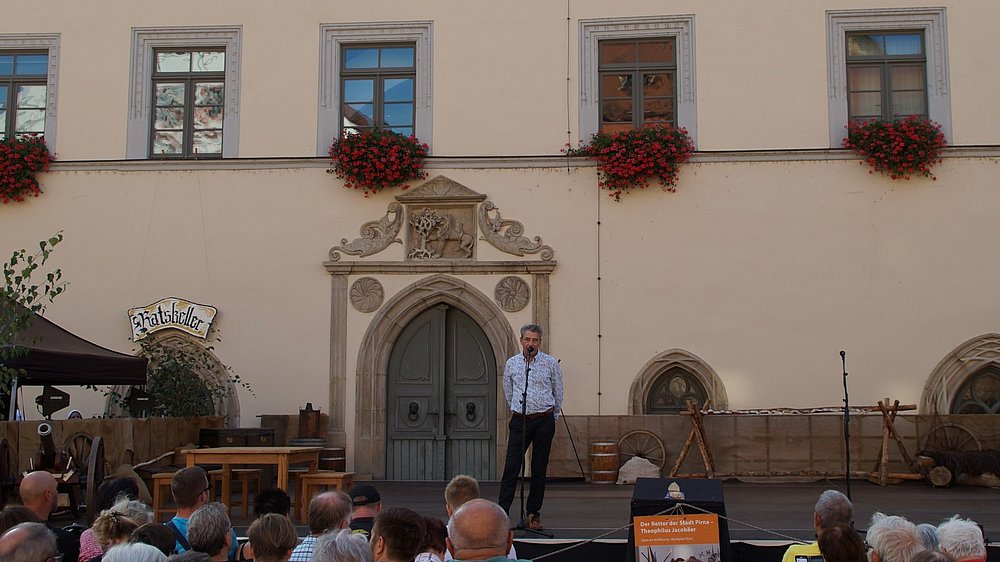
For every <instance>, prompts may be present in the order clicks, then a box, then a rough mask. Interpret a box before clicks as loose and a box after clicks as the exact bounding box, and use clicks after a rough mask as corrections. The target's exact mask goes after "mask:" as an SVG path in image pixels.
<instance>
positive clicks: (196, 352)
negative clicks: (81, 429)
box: [105, 330, 240, 427]
mask: <svg viewBox="0 0 1000 562" xmlns="http://www.w3.org/2000/svg"><path fill="white" fill-rule="evenodd" d="M146 337H147V338H155V339H156V342H157V343H158V345H160V346H163V347H168V348H171V349H173V350H175V351H176V352H179V353H182V354H184V355H186V356H187V357H189V358H190V359H189V361H190V362H191V363H192V365H193V366H194V367H195V371H196V373H197V375H198V377H200V378H201V379H203V380H205V381H208V383H209V384H211V385H212V386H215V387H219V388H222V389H224V391H225V396H223V397H222V398H221V399H218V400H215V415H217V416H222V417H223V418H224V419H225V425H226V427H238V426H239V421H240V401H239V396H238V395H237V388H236V385H234V384H233V383H232V373H230V372H229V370H228V369H227V368H226V366H225V365H224V364H223V363H222V361H221V360H219V358H218V357H216V355H215V353H213V352H212V350H211V348H208V347H206V346H205V344H204V343H203V342H202V340H198V339H196V338H193V337H191V336H189V335H187V334H184V333H182V332H178V331H174V330H165V331H163V332H158V333H155V334H150V335H148V336H146ZM131 388H132V387H130V386H123V385H118V386H115V387H113V388H112V389H111V390H112V391H113V392H114V393H117V394H118V395H119V396H122V397H125V396H127V395H128V392H129V390H130V389H131ZM105 413H106V414H107V415H109V416H111V417H127V416H128V415H129V414H128V413H127V412H126V411H125V409H124V408H123V407H122V404H120V403H119V402H118V401H116V400H114V399H112V398H111V397H108V398H107V400H106V401H105Z"/></svg>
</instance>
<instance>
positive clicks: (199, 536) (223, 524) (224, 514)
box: [187, 502, 233, 558]
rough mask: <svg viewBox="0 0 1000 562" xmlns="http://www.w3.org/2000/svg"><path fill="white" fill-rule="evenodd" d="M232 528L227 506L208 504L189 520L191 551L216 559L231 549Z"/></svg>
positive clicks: (215, 503)
mask: <svg viewBox="0 0 1000 562" xmlns="http://www.w3.org/2000/svg"><path fill="white" fill-rule="evenodd" d="M232 528H233V526H232V524H231V523H230V521H229V510H228V509H227V508H226V506H224V505H222V504H221V503H219V502H211V503H206V504H205V505H203V506H201V507H199V508H198V509H196V510H195V511H194V513H192V514H191V517H190V518H189V519H188V536H187V540H188V542H189V543H191V550H196V551H198V552H204V553H205V554H208V555H209V556H212V557H213V558H214V557H215V556H218V555H219V553H222V552H224V551H225V550H226V549H228V548H229V547H230V545H231V542H232V537H231V533H232Z"/></svg>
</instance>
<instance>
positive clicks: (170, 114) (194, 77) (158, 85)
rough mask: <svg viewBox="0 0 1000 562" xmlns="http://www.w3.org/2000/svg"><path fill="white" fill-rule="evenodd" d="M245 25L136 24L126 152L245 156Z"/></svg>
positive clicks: (157, 155)
mask: <svg viewBox="0 0 1000 562" xmlns="http://www.w3.org/2000/svg"><path fill="white" fill-rule="evenodd" d="M241 36H242V28H241V27H240V26H226V27H182V28H180V27H165V28H133V29H132V65H131V75H130V78H131V95H130V96H129V108H128V109H129V114H128V115H129V119H128V131H127V139H126V151H125V155H126V158H129V159H147V158H179V159H186V158H220V157H221V158H235V157H237V156H239V123H240V107H239V100H240V96H239V86H240V81H239V68H240V53H241Z"/></svg>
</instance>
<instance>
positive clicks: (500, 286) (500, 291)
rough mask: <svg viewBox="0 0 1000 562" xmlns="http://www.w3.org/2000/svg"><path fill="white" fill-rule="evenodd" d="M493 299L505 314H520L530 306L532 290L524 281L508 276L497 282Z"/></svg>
mask: <svg viewBox="0 0 1000 562" xmlns="http://www.w3.org/2000/svg"><path fill="white" fill-rule="evenodd" d="M493 299H494V300H496V301H497V304H498V305H499V306H500V308H502V309H503V310H504V311H505V312H518V311H520V310H523V309H524V307H526V306H528V301H529V300H531V289H529V288H528V284H527V283H525V281H524V279H521V278H520V277H515V276H513V275H508V276H507V277H504V278H503V279H501V280H500V281H498V282H497V286H496V289H494V291H493Z"/></svg>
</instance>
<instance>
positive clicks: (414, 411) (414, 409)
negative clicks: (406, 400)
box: [406, 402, 420, 421]
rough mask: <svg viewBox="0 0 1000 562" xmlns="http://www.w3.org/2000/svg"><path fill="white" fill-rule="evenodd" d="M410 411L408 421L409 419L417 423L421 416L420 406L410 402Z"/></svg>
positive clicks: (407, 415)
mask: <svg viewBox="0 0 1000 562" xmlns="http://www.w3.org/2000/svg"><path fill="white" fill-rule="evenodd" d="M409 409H410V412H409V413H408V414H406V417H407V419H409V420H410V421H417V418H419V417H420V414H419V412H420V404H417V403H416V402H410V404H409Z"/></svg>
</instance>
